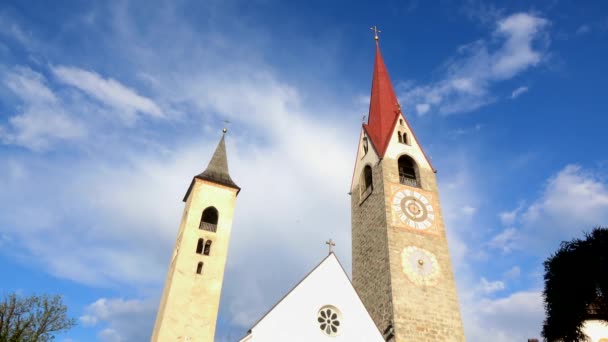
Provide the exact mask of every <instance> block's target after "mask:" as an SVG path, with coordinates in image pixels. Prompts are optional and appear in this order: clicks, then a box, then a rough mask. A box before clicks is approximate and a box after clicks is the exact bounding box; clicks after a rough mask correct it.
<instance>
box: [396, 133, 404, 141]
mask: <svg viewBox="0 0 608 342" xmlns="http://www.w3.org/2000/svg"><path fill="white" fill-rule="evenodd" d="M397 135H398V136H399V142H400V143H402V142H403V139H402V138H401V132H397Z"/></svg>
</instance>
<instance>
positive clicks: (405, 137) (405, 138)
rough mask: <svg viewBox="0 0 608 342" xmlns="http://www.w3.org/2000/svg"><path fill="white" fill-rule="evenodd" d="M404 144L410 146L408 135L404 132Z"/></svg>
mask: <svg viewBox="0 0 608 342" xmlns="http://www.w3.org/2000/svg"><path fill="white" fill-rule="evenodd" d="M403 143H404V144H408V142H407V133H405V132H403Z"/></svg>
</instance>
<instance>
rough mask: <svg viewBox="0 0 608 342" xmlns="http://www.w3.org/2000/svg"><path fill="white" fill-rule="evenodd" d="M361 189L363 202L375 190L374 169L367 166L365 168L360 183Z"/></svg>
mask: <svg viewBox="0 0 608 342" xmlns="http://www.w3.org/2000/svg"><path fill="white" fill-rule="evenodd" d="M359 183H360V184H359V188H360V191H361V200H363V199H365V198H367V196H368V195H369V194H370V193H371V192H372V189H373V180H372V167H371V166H369V165H366V166H365V167H364V168H363V173H362V174H361V180H360V182H359Z"/></svg>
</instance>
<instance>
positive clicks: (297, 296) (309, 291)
mask: <svg viewBox="0 0 608 342" xmlns="http://www.w3.org/2000/svg"><path fill="white" fill-rule="evenodd" d="M325 304H331V305H335V306H336V307H338V309H339V310H345V311H346V312H345V313H346V314H347V315H348V316H349V319H350V324H348V325H346V324H343V325H342V327H343V328H344V327H348V326H350V327H349V329H347V330H346V331H342V332H341V333H340V335H341V337H343V338H344V337H345V338H346V340H347V341H354V340H356V338H363V340H365V341H379V342H380V341H384V339H383V338H382V333H381V331H380V330H379V329H378V327H377V326H376V324H375V323H374V321H373V319H372V318H371V316H370V314H369V312H368V311H367V310H366V309H365V306H364V305H363V302H362V301H361V298H360V297H359V295H358V293H357V291H356V290H355V288H354V287H353V285H352V283H351V281H350V279H349V278H348V275H347V274H346V271H345V270H344V267H343V266H342V264H341V263H340V261H339V260H338V258H337V257H336V255H335V254H334V253H333V252H330V253H329V255H328V256H327V257H325V258H324V259H323V260H322V261H321V262H320V263H319V264H318V265H317V266H315V267H314V268H313V269H312V270H311V271H310V272H309V273H308V274H307V275H306V276H304V278H302V280H300V282H298V283H297V284H296V285H295V286H294V287H293V288H292V289H291V290H290V291H289V292H287V293H286V294H285V295H284V296H283V298H281V299H280V300H279V301H278V302H277V303H276V304H274V305H273V306H272V307H271V308H270V309H269V310H268V311H267V312H266V313H265V314H264V315H263V316H262V317H261V318H260V319H259V320H258V321H257V322H256V323H254V324H253V326H252V327H251V329H249V330H248V331H247V335H245V336H244V337H243V338H241V339H240V340H239V341H241V342H245V341H260V340H262V341H268V340H270V338H275V339H276V338H277V337H283V336H285V335H288V336H289V337H290V338H289V340H290V341H311V340H313V341H316V340H318V339H316V338H311V334H310V333H311V332H314V334H312V336H320V337H321V336H323V335H318V334H319V332H318V328H317V326H316V325H312V326H311V325H309V324H308V323H305V324H302V322H307V321H308V320H307V319H304V318H308V317H309V315H310V312H312V311H314V310H315V309H318V308H320V307H321V306H322V305H325ZM311 309H312V310H311ZM281 313H289V314H288V315H283V314H281ZM301 318H302V319H301ZM266 322H269V324H266ZM343 323H344V322H343ZM260 325H266V326H267V327H262V328H261V331H257V329H256V328H258V327H259V326H260ZM268 327H270V328H271V330H269V329H268ZM309 327H312V329H310V328H309ZM296 329H298V330H299V334H298V335H296V336H294V335H293V331H294V330H296ZM256 331H257V333H259V334H257V333H256ZM268 332H270V334H271V335H272V336H268V335H269V334H268ZM256 337H257V339H256ZM280 340H285V339H280Z"/></svg>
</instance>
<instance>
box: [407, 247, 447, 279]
mask: <svg viewBox="0 0 608 342" xmlns="http://www.w3.org/2000/svg"><path fill="white" fill-rule="evenodd" d="M401 265H402V266H403V272H404V273H405V275H406V276H407V277H408V278H409V279H410V280H411V281H412V282H413V283H414V284H416V285H420V286H423V285H429V286H433V285H436V284H437V283H438V282H439V278H440V276H441V269H440V268H439V262H437V258H436V257H435V255H434V254H433V253H431V252H429V251H427V250H426V249H422V248H419V247H416V246H408V247H405V248H404V249H403V252H401Z"/></svg>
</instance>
